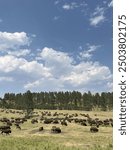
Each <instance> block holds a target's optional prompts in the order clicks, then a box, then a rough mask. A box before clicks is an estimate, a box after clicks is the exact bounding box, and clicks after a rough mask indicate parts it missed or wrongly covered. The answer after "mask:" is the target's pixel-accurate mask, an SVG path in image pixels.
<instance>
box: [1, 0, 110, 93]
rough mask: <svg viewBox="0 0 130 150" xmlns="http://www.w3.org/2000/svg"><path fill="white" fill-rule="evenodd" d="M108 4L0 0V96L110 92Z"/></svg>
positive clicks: (80, 0) (98, 0) (105, 1)
mask: <svg viewBox="0 0 130 150" xmlns="http://www.w3.org/2000/svg"><path fill="white" fill-rule="evenodd" d="M112 9H113V5H112V1H111V0H96V1H93V0H11V1H9V0H0V95H3V94H4V93H5V92H16V93H17V92H24V91H26V90H31V91H56V90H57V91H60V90H62V91H66V90H70V91H71V90H78V91H81V92H84V91H85V92H86V91H88V90H90V91H92V92H102V91H112V14H113V12H112Z"/></svg>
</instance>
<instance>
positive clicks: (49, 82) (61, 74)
mask: <svg viewBox="0 0 130 150" xmlns="http://www.w3.org/2000/svg"><path fill="white" fill-rule="evenodd" d="M96 49H97V47H96V46H94V45H93V46H90V48H89V50H88V51H89V52H92V51H95V50H96ZM39 56H40V57H41V59H42V60H43V62H44V64H45V67H47V68H49V69H50V72H51V75H52V76H49V77H42V78H38V79H37V80H34V81H30V82H28V83H26V84H24V88H25V89H32V90H37V89H40V90H48V91H53V90H80V91H86V90H95V91H103V90H106V91H107V90H110V83H111V82H112V74H111V72H110V70H109V68H108V67H107V66H103V65H100V64H99V63H98V62H92V61H86V62H84V61H81V62H79V63H78V64H75V63H74V58H73V57H72V56H69V55H68V54H67V53H65V52H60V51H56V50H54V49H52V48H47V47H45V48H44V49H43V50H42V52H41V53H40V54H39Z"/></svg>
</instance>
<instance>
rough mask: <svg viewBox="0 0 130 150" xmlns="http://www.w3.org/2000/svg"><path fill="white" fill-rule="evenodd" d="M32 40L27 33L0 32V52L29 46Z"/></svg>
mask: <svg viewBox="0 0 130 150" xmlns="http://www.w3.org/2000/svg"><path fill="white" fill-rule="evenodd" d="M30 42H31V41H30V38H29V37H28V36H27V34H26V33H25V32H14V33H9V32H0V50H2V51H5V50H8V49H17V48H19V47H20V46H24V45H29V44H30Z"/></svg>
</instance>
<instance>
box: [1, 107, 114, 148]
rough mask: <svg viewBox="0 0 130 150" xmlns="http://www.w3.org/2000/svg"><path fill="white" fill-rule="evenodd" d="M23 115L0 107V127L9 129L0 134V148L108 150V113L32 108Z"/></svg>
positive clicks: (110, 113) (109, 126) (110, 123)
mask: <svg viewBox="0 0 130 150" xmlns="http://www.w3.org/2000/svg"><path fill="white" fill-rule="evenodd" d="M24 116H25V114H24V113H23V111H21V110H11V109H10V110H9V109H6V110H3V109H0V127H3V126H10V128H11V129H10V130H11V133H5V132H4V133H1V134H0V150H112V130H113V129H112V112H102V111H93V112H91V111H90V112H87V111H77V110H76V111H68V110H35V111H34V113H33V117H32V118H29V119H26V118H24ZM90 120H91V121H92V122H91V121H90ZM105 120H106V121H105ZM61 122H62V124H61ZM104 122H107V124H105V123H104ZM52 126H56V127H57V128H58V127H59V128H60V129H61V133H56V132H55V133H54V132H53V130H51V129H52ZM91 126H92V127H95V128H96V129H98V131H97V132H96V131H92V132H91V131H90V128H91ZM98 126H99V127H98ZM42 127H43V128H42ZM59 128H58V129H59ZM1 132H2V129H1Z"/></svg>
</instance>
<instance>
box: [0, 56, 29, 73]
mask: <svg viewBox="0 0 130 150" xmlns="http://www.w3.org/2000/svg"><path fill="white" fill-rule="evenodd" d="M25 62H26V60H24V59H22V58H19V59H18V58H16V57H14V56H11V55H5V56H1V57H0V72H5V73H8V72H12V71H15V70H16V69H17V68H18V67H19V66H21V65H23V64H24V63H25Z"/></svg>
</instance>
